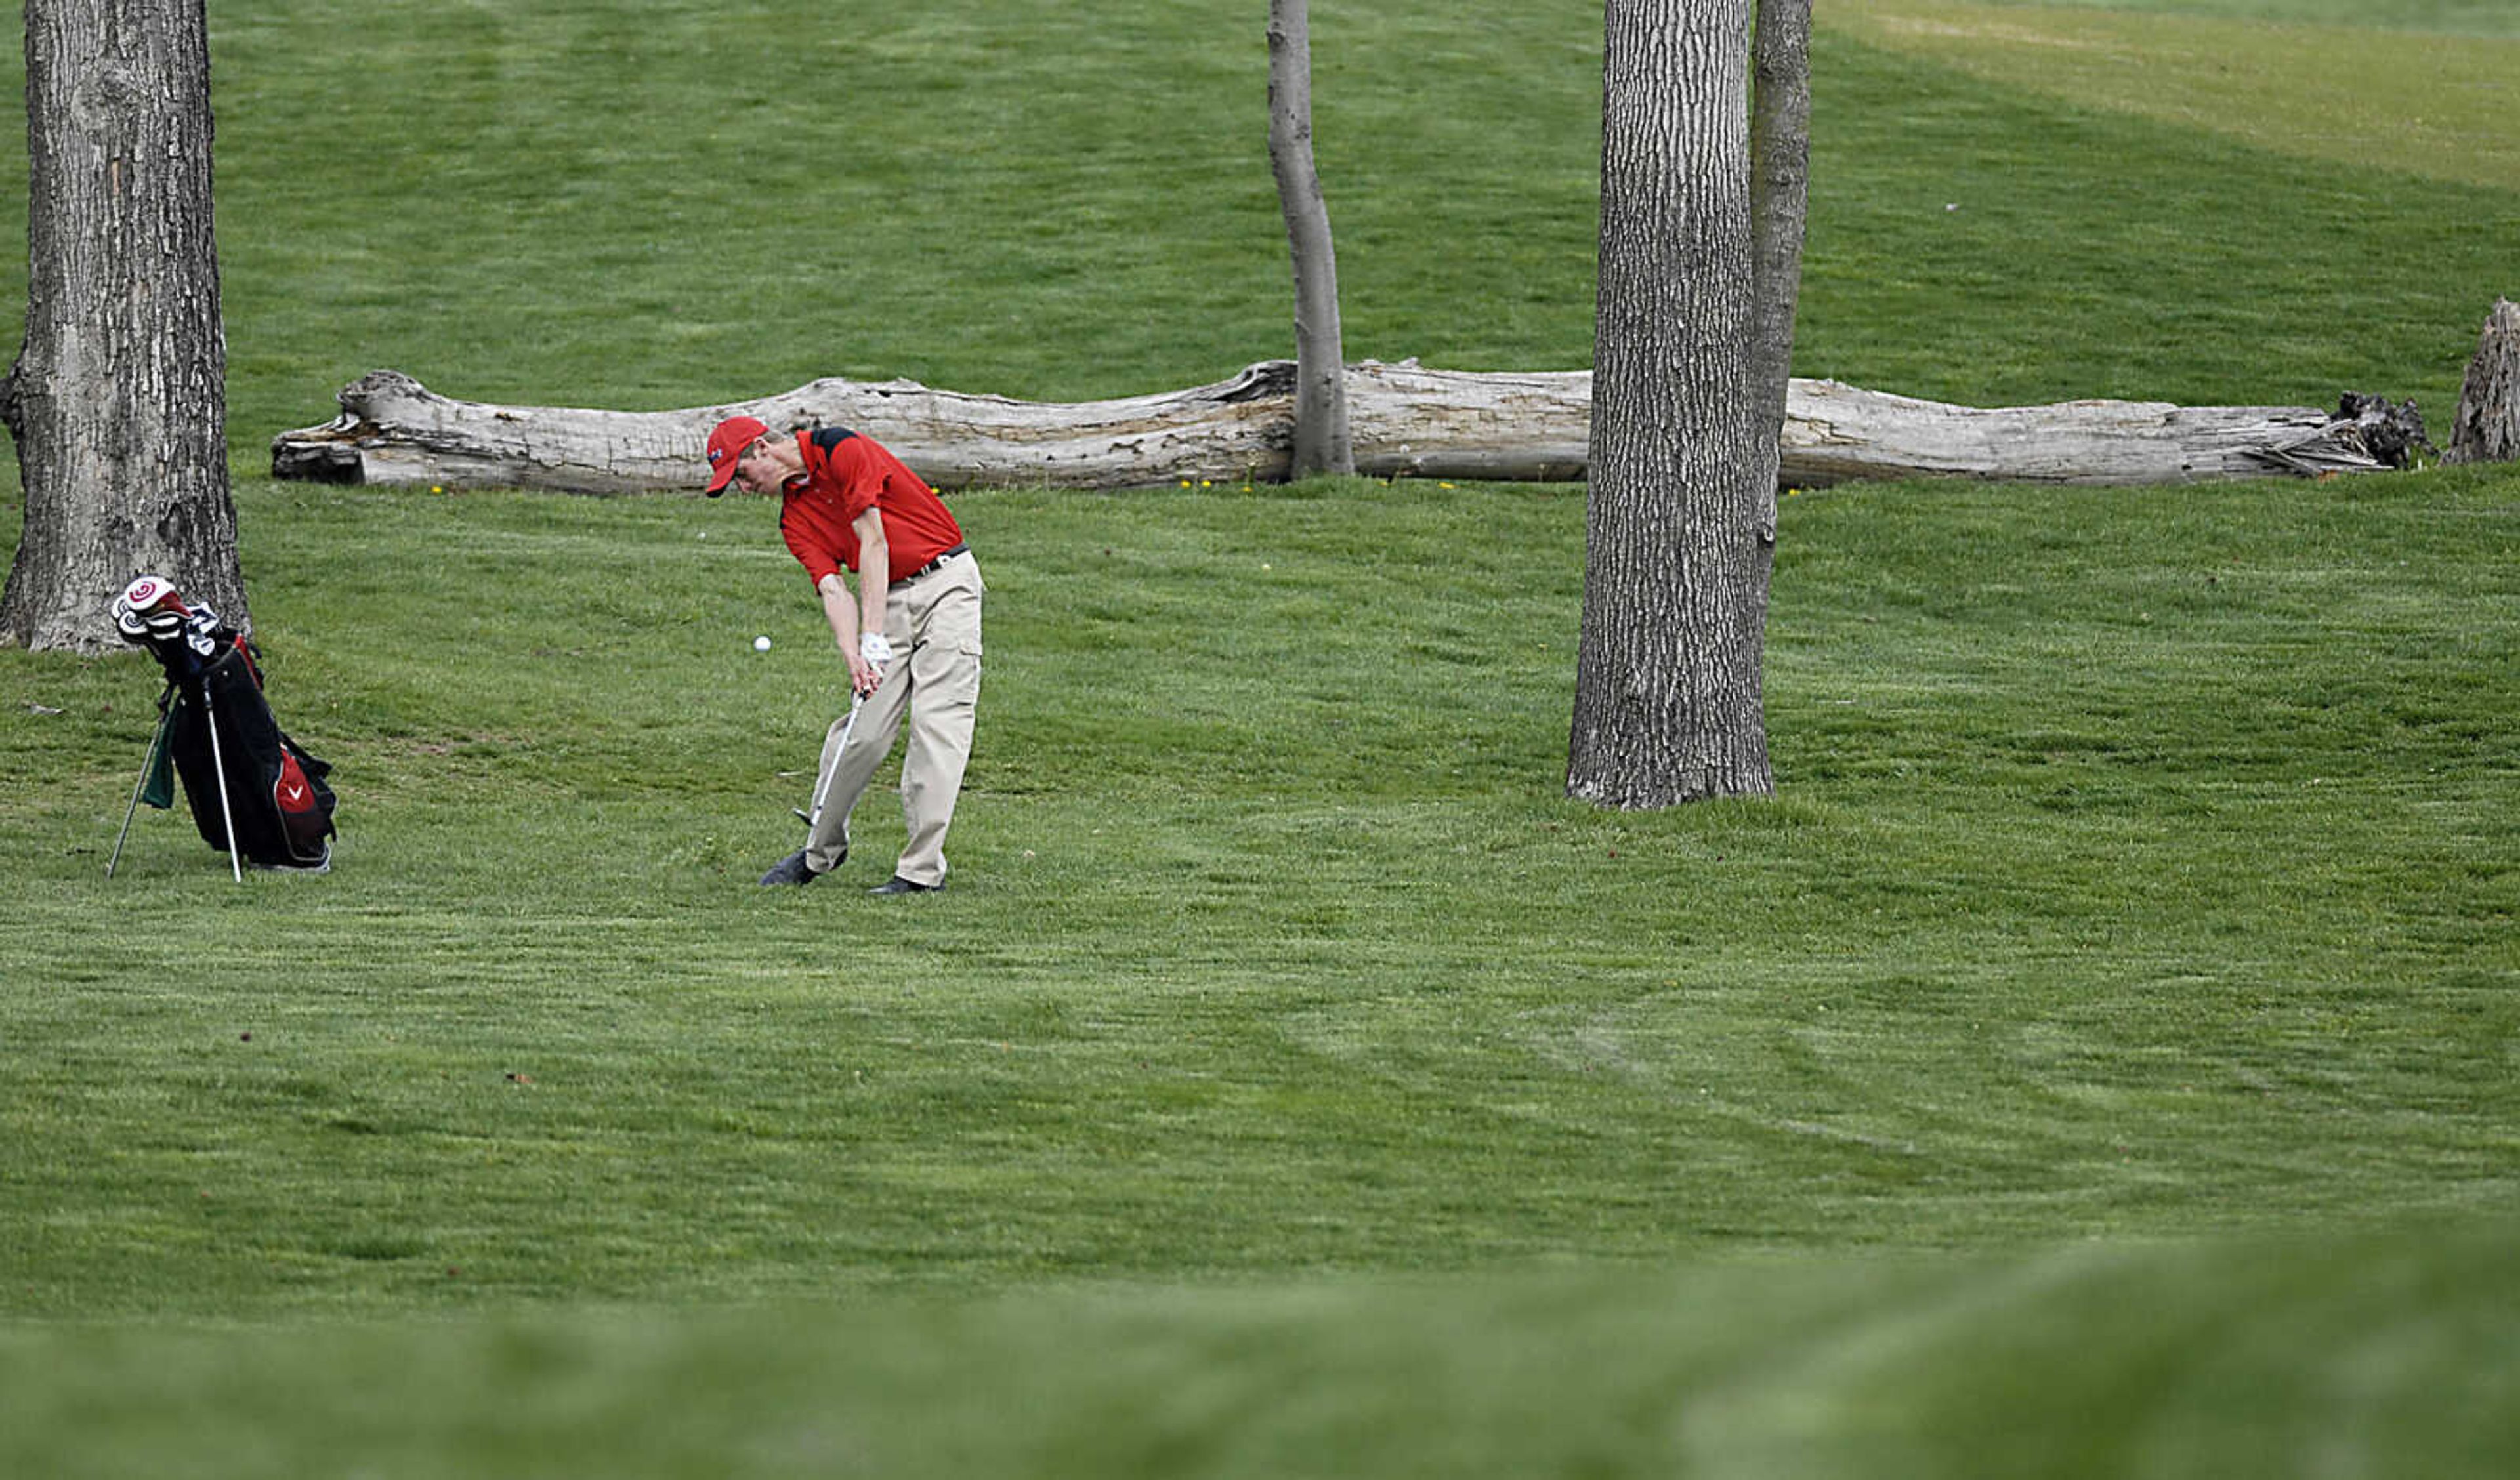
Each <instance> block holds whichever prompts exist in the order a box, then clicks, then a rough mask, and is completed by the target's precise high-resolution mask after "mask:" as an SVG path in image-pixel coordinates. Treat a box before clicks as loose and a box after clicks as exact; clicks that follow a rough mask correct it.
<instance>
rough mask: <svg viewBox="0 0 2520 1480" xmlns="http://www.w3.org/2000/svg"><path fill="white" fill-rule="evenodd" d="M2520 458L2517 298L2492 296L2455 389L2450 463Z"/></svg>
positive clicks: (2519, 312) (2519, 313)
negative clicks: (2473, 354)
mask: <svg viewBox="0 0 2520 1480" xmlns="http://www.w3.org/2000/svg"><path fill="white" fill-rule="evenodd" d="M2514 459H2520V304H2514V303H2512V302H2511V301H2510V300H2509V299H2507V298H2497V299H2495V300H2494V311H2493V312H2492V313H2491V314H2488V315H2487V316H2486V320H2485V332H2484V333H2483V334H2482V335H2480V336H2478V337H2477V341H2476V358H2474V359H2473V360H2470V361H2469V362H2468V365H2467V379H2466V380H2465V381H2463V382H2461V384H2460V385H2459V391H2458V415H2457V417H2456V418H2455V419H2454V420H2453V422H2452V423H2451V428H2450V450H2449V451H2448V452H2446V453H2445V454H2443V461H2444V462H2449V463H2508V462H2511V461H2512V460H2514Z"/></svg>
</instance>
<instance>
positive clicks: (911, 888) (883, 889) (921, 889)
mask: <svg viewBox="0 0 2520 1480" xmlns="http://www.w3.org/2000/svg"><path fill="white" fill-rule="evenodd" d="M944 887H945V882H944V880H942V879H939V880H937V881H936V882H935V883H932V884H915V883H912V882H911V881H910V880H909V879H906V878H904V877H902V876H901V875H898V874H896V875H893V876H892V877H890V878H887V879H885V880H884V881H883V882H882V883H879V884H877V885H876V886H875V887H874V888H872V889H869V890H868V891H867V892H868V893H869V894H933V893H935V892H936V891H937V890H939V889H942V888H944Z"/></svg>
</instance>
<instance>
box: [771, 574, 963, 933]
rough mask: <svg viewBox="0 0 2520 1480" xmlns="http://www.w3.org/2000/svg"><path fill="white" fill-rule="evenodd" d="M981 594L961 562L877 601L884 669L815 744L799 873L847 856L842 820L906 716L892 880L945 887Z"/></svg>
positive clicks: (852, 808)
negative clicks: (905, 836) (854, 710)
mask: <svg viewBox="0 0 2520 1480" xmlns="http://www.w3.org/2000/svg"><path fill="white" fill-rule="evenodd" d="M987 589H988V588H987V587H985V586H983V585H982V584H981V582H980V565H979V561H976V560H975V559H973V558H972V557H970V556H968V555H961V556H956V557H955V558H954V559H952V560H950V561H946V562H945V564H944V566H943V567H942V568H940V569H937V570H934V571H931V572H929V573H928V574H927V575H926V576H924V577H922V578H921V579H919V580H916V581H912V582H911V583H910V584H909V585H907V586H896V587H894V588H893V589H892V590H891V591H890V592H888V593H887V594H886V595H885V598H884V610H883V635H884V637H885V639H886V640H887V641H889V642H890V643H891V644H892V652H893V659H892V666H891V669H890V671H888V672H886V673H885V674H884V676H883V683H882V684H881V685H879V686H878V687H877V689H876V691H875V693H873V694H871V695H867V697H866V698H865V700H864V701H863V702H862V703H861V704H860V705H859V709H858V717H857V724H856V725H855V726H854V727H852V726H851V725H850V724H849V720H848V716H847V715H842V716H840V718H838V719H836V720H834V721H832V728H831V732H830V734H828V735H826V736H825V737H824V738H823V768H822V775H821V777H820V779H819V780H817V781H816V783H815V785H814V805H813V807H812V808H811V813H812V816H813V826H812V830H810V831H809V832H807V833H806V836H805V864H806V867H808V868H810V869H812V870H814V871H815V872H816V873H818V874H820V873H824V872H827V871H829V870H832V869H834V868H836V867H838V866H839V862H840V859H841V858H842V857H843V856H844V855H845V854H846V853H847V852H848V848H849V814H850V813H851V812H853V811H855V810H857V804H858V798H859V796H861V795H863V794H864V793H865V791H866V788H867V783H869V782H871V781H873V780H875V773H876V768H877V767H878V766H880V765H882V764H883V758H884V757H885V756H886V755H889V754H891V753H892V742H893V739H894V737H895V736H896V735H897V734H898V733H899V732H900V729H901V723H902V720H903V718H904V717H905V716H906V717H907V718H908V719H909V721H910V746H909V748H908V749H907V750H905V751H903V752H902V757H901V817H902V821H903V822H904V823H906V824H908V825H909V830H910V837H909V840H908V841H907V842H906V843H904V844H903V845H902V850H901V862H900V864H899V865H898V866H897V867H896V868H895V869H894V871H893V872H895V873H897V874H899V875H901V876H902V877H904V878H906V879H909V880H910V881H911V882H912V883H915V884H941V883H943V882H944V881H945V872H946V866H945V830H946V829H947V828H949V827H951V826H953V823H954V802H955V799H956V798H957V797H958V796H960V795H961V794H962V791H963V770H964V768H965V767H966V766H967V765H968V764H969V763H970V759H971V726H972V720H973V718H974V717H975V716H976V715H977V713H978V710H979V703H980V597H981V594H982V593H983V592H984V591H986V590H987ZM843 740H845V741H846V742H845V743H843Z"/></svg>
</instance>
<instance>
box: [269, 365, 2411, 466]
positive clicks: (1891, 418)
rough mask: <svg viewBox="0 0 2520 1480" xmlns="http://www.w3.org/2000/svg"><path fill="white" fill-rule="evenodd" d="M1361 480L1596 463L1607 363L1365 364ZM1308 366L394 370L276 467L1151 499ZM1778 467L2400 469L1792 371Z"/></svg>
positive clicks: (2123, 411)
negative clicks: (947, 371)
mask: <svg viewBox="0 0 2520 1480" xmlns="http://www.w3.org/2000/svg"><path fill="white" fill-rule="evenodd" d="M1346 384H1347V400H1348V406H1349V419H1350V425H1351V426H1352V427H1353V428H1354V434H1355V442H1356V459H1357V471H1359V472H1362V473H1365V474H1367V475H1368V476H1372V477H1379V478H1390V477H1428V478H1463V479H1510V480H1520V479H1537V480H1540V481H1544V482H1570V481H1574V480H1577V479H1580V478H1582V477H1584V476H1585V474H1586V462H1587V459H1588V456H1589V453H1588V445H1589V442H1590V438H1591V434H1592V407H1593V376H1592V373H1591V372H1590V371H1583V370H1563V371H1531V372H1522V373H1510V372H1508V373H1494V372H1483V371H1466V370H1430V369H1427V368H1426V367H1424V366H1421V365H1419V364H1418V363H1416V362H1415V361H1407V362H1403V363H1401V364H1398V365H1384V364H1379V363H1377V362H1374V361H1371V360H1369V361H1365V362H1363V363H1361V364H1356V365H1351V366H1349V367H1348V368H1347V378H1346ZM1293 395H1294V366H1292V365H1291V364H1288V363H1287V362H1286V361H1283V360H1272V361H1264V362H1262V363H1260V364H1257V365H1253V366H1251V367H1249V368H1248V369H1246V370H1244V371H1243V372H1242V373H1241V374H1239V375H1237V376H1235V377H1234V378H1233V379H1231V380H1228V381H1218V382H1216V383H1215V384H1212V385H1200V386H1195V387H1193V388H1192V389H1189V390H1178V391H1170V392H1166V393H1164V394H1160V395H1148V396H1133V397H1130V398H1128V399H1125V400H1115V401H1086V402H1053V401H1014V400H1009V399H1007V398H1006V397H1003V396H982V395H966V394H962V393H960V392H956V391H950V390H931V389H929V388H928V387H927V386H924V385H921V384H919V383H918V382H916V381H888V382H885V383H883V384H869V383H865V382H862V381H842V380H825V381H814V382H813V383H811V384H809V385H804V386H800V387H798V388H797V389H795V390H791V391H788V392H787V393H786V394H783V395H777V396H770V397H765V398H763V399H761V400H757V401H744V402H740V403H736V404H732V405H725V406H699V407H692V408H689V409H686V410H679V411H603V410H586V409H577V408H570V407H557V406H503V405H497V404H494V403H489V402H480V401H462V400H455V399H452V398H449V397H446V396H442V395H439V394H437V393H436V392H434V391H431V390H429V389H427V387H426V386H424V385H422V384H421V383H420V382H419V381H415V380H413V379H411V378H410V377H409V376H406V375H402V374H399V373H398V372H395V371H390V370H381V371H376V372H373V373H371V374H369V375H366V376H362V377H361V378H359V379H358V380H357V381H352V382H351V383H350V384H349V385H347V386H345V387H343V388H342V390H341V392H340V397H339V399H340V404H341V415H340V416H339V417H338V418H337V419H336V420H334V421H333V422H331V423H328V424H326V425H325V426H309V427H305V428H302V429H300V430H296V431H288V432H283V433H281V435H279V436H278V437H276V438H274V439H273V441H272V453H271V465H272V475H273V476H275V477H281V478H304V479H311V480H314V481H319V482H339V483H383V484H419V485H421V486H423V487H426V486H428V485H430V484H440V485H445V486H449V487H460V486H471V487H482V488H489V487H497V488H546V489H552V490H555V491H559V492H563V493H655V492H664V491H672V490H678V489H694V488H697V486H698V485H699V483H700V482H701V481H702V478H701V475H700V473H701V467H702V464H701V458H700V445H701V442H702V440H703V439H704V438H706V437H707V435H708V429H709V427H710V426H714V425H716V423H717V420H718V419H719V418H720V417H724V416H731V415H734V414H735V413H737V412H742V413H745V414H747V415H751V416H757V417H759V418H761V419H762V420H763V421H765V422H767V423H769V424H770V425H771V426H776V427H788V426H806V425H809V424H810V425H816V426H850V427H854V428H856V429H858V430H860V431H864V432H867V433H868V434H870V435H872V436H875V437H877V438H878V439H880V440H881V441H882V442H883V443H884V444H885V445H886V446H889V447H891V448H893V449H894V450H895V451H898V452H900V453H902V454H903V455H904V457H905V458H907V459H908V460H909V462H910V464H911V466H912V467H914V468H916V469H918V470H919V471H920V472H921V474H922V476H924V477H926V478H927V479H928V480H929V481H931V482H934V483H938V484H940V485H942V486H944V487H947V488H963V487H969V486H972V485H974V484H978V485H1024V484H1032V485H1051V486H1057V487H1060V488H1147V487H1155V486H1160V485H1166V484H1171V483H1175V482H1178V481H1180V480H1181V479H1184V478H1188V479H1191V480H1192V481H1193V482H1195V481H1198V480H1200V479H1219V480H1222V479H1228V478H1232V479H1243V478H1260V479H1265V480H1277V479H1283V478H1284V477H1285V476H1286V475H1287V472H1288V470H1289V468H1290V466H1291V465H1290V461H1289V457H1288V451H1287V450H1288V447H1289V446H1290V444H1291V442H1292V439H1293V427H1294V416H1293V409H1292V403H1293ZM1779 466H1780V471H1781V476H1782V478H1783V481H1784V482H1785V483H1786V484H1787V485H1788V486H1793V487H1819V486H1822V485H1824V484H1828V483H1836V482H1843V481H1846V480H1848V479H1853V478H1891V477H1910V476H1916V475H1933V476H1947V477H1974V478H1989V479H2002V480H2006V481H2021V482H2038V483H2091V484H2147V483H2190V482H2197V481H2200V480H2203V479H2207V478H2226V477H2252V476H2276V475H2288V474H2299V473H2308V472H2322V471H2368V470H2373V469H2378V468H2381V467H2383V466H2385V465H2384V464H2383V463H2382V461H2381V460H2379V459H2377V458H2374V457H2373V456H2372V455H2371V454H2370V452H2369V450H2368V449H2367V448H2366V446H2365V445H2364V442H2363V432H2362V430H2361V429H2360V428H2358V427H2357V426H2356V425H2355V424H2354V422H2352V421H2351V420H2339V419H2337V418H2335V417H2333V416H2331V415H2330V414H2329V413H2326V412H2323V411H2320V410H2318V408H2316V407H2310V406H2172V405H2169V404H2166V403H2162V402H2148V401H2069V402H2065V403H2062V404H2059V405H2053V406H2017V407H2006V408H2002V409H1998V410H1980V409H1978V408H1975V407H1969V406H1954V405H1950V404H1947V403H1945V402H1941V401H1920V400H1916V399H1914V398H1913V397H1909V396H1897V395H1890V394H1887V393H1885V392H1882V391H1876V390H1863V389H1859V388H1857V387H1855V386H1852V385H1844V384H1840V383H1838V382H1837V381H1810V380H1797V381H1792V382H1791V388H1790V393H1789V395H1788V399H1787V403H1786V417H1785V428H1784V434H1783V446H1782V458H1781V463H1780V465H1779Z"/></svg>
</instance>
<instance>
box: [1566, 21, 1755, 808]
mask: <svg viewBox="0 0 2520 1480" xmlns="http://www.w3.org/2000/svg"><path fill="white" fill-rule="evenodd" d="M1604 29H1605V37H1606V40H1605V46H1604V54H1603V55H1604V61H1603V72H1602V77H1603V85H1602V103H1601V115H1602V124H1601V228H1600V232H1601V237H1600V274H1599V288H1598V308H1597V323H1598V329H1597V331H1596V334H1595V337H1594V352H1593V360H1594V371H1593V428H1592V429H1593V437H1592V496H1591V503H1590V515H1589V518H1588V521H1587V532H1586V542H1585V566H1584V613H1583V631H1582V635H1581V637H1580V639H1579V645H1578V651H1577V657H1576V669H1575V717H1574V726H1573V734H1572V738H1571V740H1570V741H1569V745H1568V754H1567V767H1566V790H1567V794H1568V795H1570V796H1576V797H1581V798H1583V799H1585V800H1587V801H1592V802H1595V803H1598V804H1600V805H1603V806H1613V807H1626V808H1639V807H1661V806H1669V805H1671V804H1673V803H1676V802H1683V801H1689V800H1694V799H1698V798H1704V797H1716V796H1744V795H1764V794H1767V793H1768V792H1770V791H1771V790H1773V789H1774V783H1773V781H1772V780H1771V777H1770V773H1769V767H1768V744H1767V726H1766V719H1765V716H1764V713H1763V701H1762V697H1761V692H1760V672H1759V665H1760V658H1761V633H1760V632H1759V630H1758V629H1757V627H1756V626H1754V625H1753V623H1752V620H1751V617H1752V615H1753V613H1755V612H1757V611H1760V610H1762V609H1764V607H1765V601H1764V597H1762V596H1758V595H1756V594H1754V593H1753V592H1752V590H1751V588H1752V586H1753V585H1754V583H1756V582H1757V581H1758V580H1759V579H1760V575H1761V571H1762V570H1763V568H1764V562H1763V561H1762V558H1761V554H1760V541H1759V514H1760V503H1761V496H1760V494H1759V493H1758V492H1757V491H1756V490H1754V489H1753V488H1752V486H1751V485H1752V480H1753V476H1754V474H1755V472H1756V471H1757V470H1758V469H1759V468H1760V467H1761V466H1762V462H1761V458H1760V455H1759V452H1758V450H1757V449H1756V448H1755V447H1754V446H1753V443H1754V442H1755V441H1756V440H1757V439H1758V437H1757V431H1756V428H1755V427H1754V426H1753V418H1754V417H1755V415H1756V413H1757V393H1756V388H1755V387H1754V386H1753V385H1752V383H1751V380H1750V367H1749V354H1748V352H1747V351H1748V349H1749V346H1750V342H1751V331H1752V327H1753V318H1754V315H1753V305H1752V293H1753V286H1754V272H1755V269H1754V267H1753V263H1752V254H1751V230H1750V168H1749V165H1750V141H1749V119H1748V117H1747V115H1746V108H1747V97H1748V91H1749V77H1748V71H1749V47H1750V11H1749V0H1609V3H1608V5H1607V6H1606V14H1605V17H1604ZM1773 481H1774V480H1773V479H1771V480H1770V483H1771V485H1772V486H1773Z"/></svg>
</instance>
